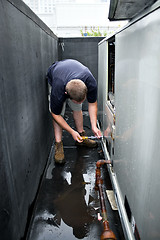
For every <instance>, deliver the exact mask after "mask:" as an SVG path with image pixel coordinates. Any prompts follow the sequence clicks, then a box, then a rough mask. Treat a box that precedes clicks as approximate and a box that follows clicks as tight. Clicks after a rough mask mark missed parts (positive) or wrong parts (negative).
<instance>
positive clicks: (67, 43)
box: [58, 37, 104, 79]
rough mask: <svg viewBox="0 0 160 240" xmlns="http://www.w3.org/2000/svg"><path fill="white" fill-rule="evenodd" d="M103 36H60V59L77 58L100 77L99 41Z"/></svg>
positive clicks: (95, 75)
mask: <svg viewBox="0 0 160 240" xmlns="http://www.w3.org/2000/svg"><path fill="white" fill-rule="evenodd" d="M103 38H104V37H83V38H82V37H81V38H59V45H58V50H59V52H58V56H59V60H62V59H67V58H71V59H76V60H78V61H80V62H81V63H82V64H84V65H85V66H86V67H88V68H89V69H90V71H91V72H92V74H93V76H94V77H95V78H96V79H98V43H99V42H100V41H101V40H102V39H103Z"/></svg>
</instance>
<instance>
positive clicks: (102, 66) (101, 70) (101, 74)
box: [98, 41, 108, 130]
mask: <svg viewBox="0 0 160 240" xmlns="http://www.w3.org/2000/svg"><path fill="white" fill-rule="evenodd" d="M107 83H108V42H107V41H104V42H102V43H101V44H99V46H98V120H99V121H100V123H101V124H103V109H104V108H105V103H106V99H107V93H108V84H107ZM102 128H103V126H102ZM103 130H104V129H103Z"/></svg>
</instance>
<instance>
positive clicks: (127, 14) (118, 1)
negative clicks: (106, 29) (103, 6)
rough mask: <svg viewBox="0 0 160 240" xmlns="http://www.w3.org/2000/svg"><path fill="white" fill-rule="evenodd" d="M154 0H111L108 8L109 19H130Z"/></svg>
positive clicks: (154, 0)
mask: <svg viewBox="0 0 160 240" xmlns="http://www.w3.org/2000/svg"><path fill="white" fill-rule="evenodd" d="M154 2H156V0H141V1H139V0H132V1H128V0H111V1H110V9H109V19H110V20H126V19H132V18H134V17H135V16H137V15H139V14H140V13H141V12H142V11H143V10H144V9H146V8H148V7H150V6H151V5H152V4H153V3H154Z"/></svg>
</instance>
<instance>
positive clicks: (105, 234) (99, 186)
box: [95, 160, 116, 240]
mask: <svg viewBox="0 0 160 240" xmlns="http://www.w3.org/2000/svg"><path fill="white" fill-rule="evenodd" d="M106 163H108V164H110V163H111V162H110V161H108V160H99V161H98V162H97V163H96V167H97V168H96V183H95V188H96V190H98V191H99V196H100V204H101V214H102V220H103V226H104V231H103V233H102V234H101V240H107V239H108V240H109V239H110V240H115V239H116V236H115V234H114V233H113V232H112V230H111V229H110V228H109V222H108V219H107V211H106V205H105V200H104V194H103V190H102V184H103V180H102V178H101V169H100V168H101V166H102V165H104V164H106Z"/></svg>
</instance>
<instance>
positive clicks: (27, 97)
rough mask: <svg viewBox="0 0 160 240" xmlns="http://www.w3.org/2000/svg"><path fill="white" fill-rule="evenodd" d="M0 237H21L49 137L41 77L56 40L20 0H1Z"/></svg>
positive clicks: (54, 51) (13, 239)
mask: <svg viewBox="0 0 160 240" xmlns="http://www.w3.org/2000/svg"><path fill="white" fill-rule="evenodd" d="M0 22H1V24H0V36H1V37H0V186H1V190H0V238H1V239H3V240H19V239H21V238H22V237H23V236H24V233H25V227H26V223H27V217H28V214H29V210H30V209H31V207H32V204H33V202H34V199H35V196H36V192H37V189H38V185H39V182H40V178H41V176H42V173H43V170H44V168H45V165H46V162H47V159H48V155H49V152H50V148H51V144H52V139H53V133H52V130H51V129H52V123H51V118H50V114H49V112H48V102H47V84H46V80H45V74H46V71H47V68H48V66H49V65H50V64H51V63H52V62H53V61H56V60H57V59H58V39H57V37H56V36H55V35H54V34H53V33H52V32H51V31H50V29H49V28H47V27H46V25H45V24H44V23H42V22H41V21H40V19H39V18H38V17H37V16H36V15H35V14H34V13H33V12H32V11H31V10H30V9H29V8H28V7H27V6H26V5H25V4H24V3H23V2H22V1H20V0H12V1H11V0H1V1H0Z"/></svg>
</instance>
